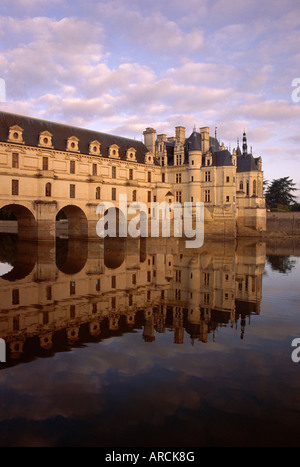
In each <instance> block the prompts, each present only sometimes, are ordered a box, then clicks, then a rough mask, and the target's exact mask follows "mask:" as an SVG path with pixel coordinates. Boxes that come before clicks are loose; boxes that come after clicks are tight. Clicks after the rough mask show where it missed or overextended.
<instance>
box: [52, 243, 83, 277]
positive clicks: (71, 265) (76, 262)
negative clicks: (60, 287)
mask: <svg viewBox="0 0 300 467" xmlns="http://www.w3.org/2000/svg"><path fill="white" fill-rule="evenodd" d="M87 256H88V244H87V242H86V241H82V240H79V239H74V238H73V239H61V238H57V239H56V266H57V267H58V269H59V270H60V271H61V272H63V273H64V274H77V273H78V272H80V271H81V270H82V269H83V268H84V266H85V264H86V261H87Z"/></svg>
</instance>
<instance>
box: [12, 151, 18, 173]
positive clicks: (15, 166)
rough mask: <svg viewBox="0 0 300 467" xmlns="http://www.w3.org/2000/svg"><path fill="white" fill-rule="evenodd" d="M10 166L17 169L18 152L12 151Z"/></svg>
mask: <svg viewBox="0 0 300 467" xmlns="http://www.w3.org/2000/svg"><path fill="white" fill-rule="evenodd" d="M12 168H13V169H18V168H19V154H17V153H15V152H14V153H13V155H12Z"/></svg>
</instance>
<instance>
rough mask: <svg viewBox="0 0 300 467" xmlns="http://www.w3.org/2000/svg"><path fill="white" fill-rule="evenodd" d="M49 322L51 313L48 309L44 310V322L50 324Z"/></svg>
mask: <svg viewBox="0 0 300 467" xmlns="http://www.w3.org/2000/svg"><path fill="white" fill-rule="evenodd" d="M48 323H49V313H48V311H44V312H43V324H48Z"/></svg>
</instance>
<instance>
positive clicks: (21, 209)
mask: <svg viewBox="0 0 300 467" xmlns="http://www.w3.org/2000/svg"><path fill="white" fill-rule="evenodd" d="M2 210H3V212H6V213H7V212H10V213H12V214H13V215H14V216H15V217H16V219H17V221H18V238H19V239H22V240H37V223H36V220H35V216H34V214H33V212H31V211H30V209H28V208H27V207H25V206H23V205H21V204H15V203H13V204H7V205H6V206H2V208H1V211H2Z"/></svg>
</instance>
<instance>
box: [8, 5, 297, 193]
mask: <svg viewBox="0 0 300 467" xmlns="http://www.w3.org/2000/svg"><path fill="white" fill-rule="evenodd" d="M297 78H298V80H297ZM1 80H3V81H1ZM1 82H2V83H4V85H5V89H6V93H5V102H3V101H4V99H3V98H2V99H1V89H0V101H2V102H0V109H2V110H4V111H7V112H14V113H18V114H22V115H27V116H31V117H36V118H42V119H46V120H51V121H57V122H62V123H66V124H70V125H75V126H80V127H84V128H89V129H95V130H98V131H101V132H107V133H112V134H117V135H120V136H125V137H129V138H134V139H137V140H143V131H144V130H145V128H147V127H152V128H154V129H155V130H156V131H157V134H161V133H166V134H167V136H173V135H174V133H175V127H176V126H179V125H180V126H184V127H185V128H186V135H187V136H189V135H190V133H191V132H192V131H193V128H194V127H196V128H197V129H199V128H200V127H203V126H208V127H210V133H211V135H212V136H214V135H215V132H217V137H218V139H219V140H220V142H224V144H225V146H226V147H228V148H229V149H230V150H232V149H233V148H236V147H237V140H238V139H239V141H240V144H241V141H242V136H243V132H244V131H246V134H247V138H248V148H249V150H251V148H252V152H253V155H254V156H255V157H258V156H261V157H262V160H263V170H264V177H265V179H266V180H269V181H271V180H273V179H276V178H281V177H285V176H288V177H290V178H292V179H293V180H294V182H295V183H296V185H297V187H298V188H299V190H300V132H299V129H300V2H299V0H286V1H285V2H282V0H280V1H279V0H251V1H248V2H247V1H245V2H241V1H237V0H185V1H182V0H160V1H158V0H152V1H151V2H150V1H149V0H109V1H108V0H103V1H101V0H100V1H96V0H72V1H71V0H52V1H51V2H49V1H47V0H1V4H0V87H1ZM2 94H3V86H2ZM297 195H298V196H300V191H299V192H298V193H297Z"/></svg>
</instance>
